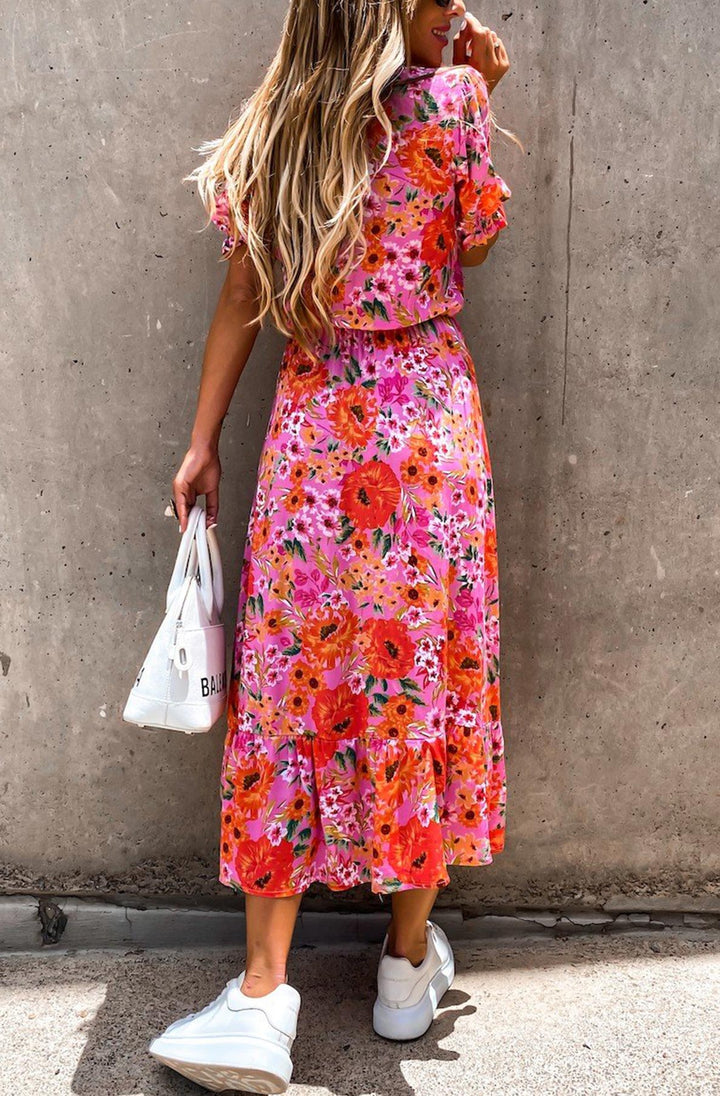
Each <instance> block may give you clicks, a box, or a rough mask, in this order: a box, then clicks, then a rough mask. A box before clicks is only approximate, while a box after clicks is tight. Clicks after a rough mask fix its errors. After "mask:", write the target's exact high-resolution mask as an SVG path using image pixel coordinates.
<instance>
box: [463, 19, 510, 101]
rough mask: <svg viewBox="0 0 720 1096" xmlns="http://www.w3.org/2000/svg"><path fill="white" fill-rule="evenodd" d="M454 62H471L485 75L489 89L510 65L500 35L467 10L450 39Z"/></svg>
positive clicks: (494, 85)
mask: <svg viewBox="0 0 720 1096" xmlns="http://www.w3.org/2000/svg"><path fill="white" fill-rule="evenodd" d="M453 64H454V65H472V66H473V68H476V69H477V70H478V72H479V73H481V74H482V75H483V76H484V77H485V81H486V83H487V86H488V91H490V92H491V91H492V90H493V88H495V87H496V85H497V84H498V82H499V81H500V80H502V78H503V76H504V75H505V73H506V72H507V71H508V70H509V68H510V59H509V57H508V54H507V50H506V49H505V46H504V44H503V41H502V38H501V37H500V35H499V34H496V33H495V31H494V30H491V29H490V27H485V26H483V24H482V23H481V22H480V20H479V19H476V18H475V16H474V15H472V14H471V13H470V12H467V13H466V15H465V22H464V25H463V26H462V27H461V29H460V30H459V31H458V32H457V34H456V35H455V37H454V38H453Z"/></svg>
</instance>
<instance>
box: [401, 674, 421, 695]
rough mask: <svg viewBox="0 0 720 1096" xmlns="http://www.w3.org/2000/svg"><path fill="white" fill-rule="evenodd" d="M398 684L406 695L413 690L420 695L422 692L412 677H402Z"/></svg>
mask: <svg viewBox="0 0 720 1096" xmlns="http://www.w3.org/2000/svg"><path fill="white" fill-rule="evenodd" d="M398 684H399V685H400V688H401V689H402V691H403V692H404V693H410V692H412V691H413V690H414V691H415V692H418V693H419V692H420V691H421V690H420V686H419V685H418V683H417V681H413V679H412V678H411V677H401V678H400V679H399V682H398Z"/></svg>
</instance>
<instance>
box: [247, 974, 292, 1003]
mask: <svg viewBox="0 0 720 1096" xmlns="http://www.w3.org/2000/svg"><path fill="white" fill-rule="evenodd" d="M286 982H287V975H286V973H285V972H284V971H266V970H265V971H252V970H246V971H245V976H244V978H243V980H242V982H241V983H240V989H241V991H242V992H243V993H244V994H245V995H246V996H247V997H264V996H265V995H266V994H267V993H272V991H273V990H274V989H277V987H278V986H281V985H284V984H285V983H286Z"/></svg>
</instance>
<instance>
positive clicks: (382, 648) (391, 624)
mask: <svg viewBox="0 0 720 1096" xmlns="http://www.w3.org/2000/svg"><path fill="white" fill-rule="evenodd" d="M363 635H364V637H366V640H367V648H366V651H365V657H366V659H367V664H368V669H369V670H370V673H371V674H374V675H375V677H386V678H398V677H405V676H406V675H407V674H408V673H409V672H410V670H411V669H412V667H413V664H414V662H415V644H414V643H413V640H412V638H411V636H410V634H409V632H408V628H407V625H406V624H403V622H402V621H401V620H368V621H367V622H366V623H365V625H364V626H363Z"/></svg>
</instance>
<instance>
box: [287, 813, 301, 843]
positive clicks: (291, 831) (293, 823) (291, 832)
mask: <svg viewBox="0 0 720 1096" xmlns="http://www.w3.org/2000/svg"><path fill="white" fill-rule="evenodd" d="M299 825H300V819H299V818H291V819H290V821H289V822H288V824H287V835H288V837H289V838H290V839H291V840H292V838H293V837H294V836H295V830H296V829H297V828H298V826H299Z"/></svg>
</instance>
